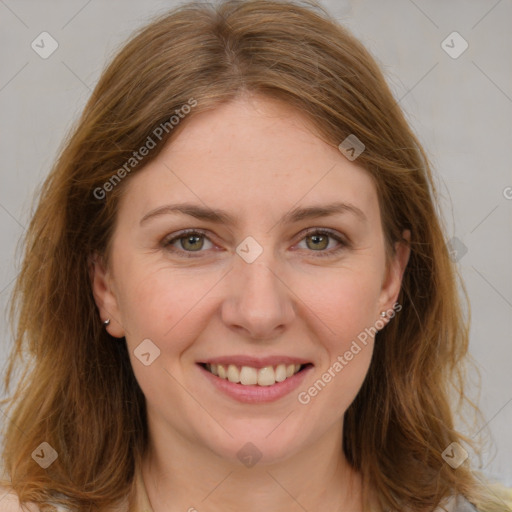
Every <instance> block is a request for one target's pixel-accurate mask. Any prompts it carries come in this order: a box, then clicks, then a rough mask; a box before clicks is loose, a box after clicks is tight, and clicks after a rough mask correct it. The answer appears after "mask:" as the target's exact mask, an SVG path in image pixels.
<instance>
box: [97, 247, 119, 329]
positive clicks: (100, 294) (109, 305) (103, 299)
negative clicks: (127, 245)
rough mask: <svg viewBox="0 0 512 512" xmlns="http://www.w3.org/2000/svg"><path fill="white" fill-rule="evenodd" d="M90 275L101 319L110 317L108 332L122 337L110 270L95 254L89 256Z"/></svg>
mask: <svg viewBox="0 0 512 512" xmlns="http://www.w3.org/2000/svg"><path fill="white" fill-rule="evenodd" d="M89 276H90V279H91V284H92V293H93V296H94V301H95V302H96V306H97V307H98V310H99V312H100V318H101V321H102V322H104V321H105V320H107V319H109V320H110V323H109V325H108V326H107V327H106V329H107V331H108V333H109V334H110V335H111V336H114V337H115V338H122V337H123V336H124V335H125V331H124V328H123V326H122V325H121V322H120V318H121V315H120V313H119V305H118V301H117V298H116V295H115V293H114V290H113V286H112V278H111V273H110V270H109V269H108V268H107V266H106V265H105V263H104V261H103V258H102V257H101V256H99V255H98V254H94V255H93V256H91V257H90V258H89Z"/></svg>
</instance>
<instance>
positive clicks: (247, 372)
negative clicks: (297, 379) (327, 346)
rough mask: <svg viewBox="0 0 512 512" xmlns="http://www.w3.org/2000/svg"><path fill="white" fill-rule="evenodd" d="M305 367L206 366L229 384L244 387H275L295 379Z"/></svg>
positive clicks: (295, 365)
mask: <svg viewBox="0 0 512 512" xmlns="http://www.w3.org/2000/svg"><path fill="white" fill-rule="evenodd" d="M303 366H305V365H301V364H288V365H286V364H278V365H276V366H265V367H263V368H254V367H252V366H242V367H238V366H236V365H234V364H230V365H222V364H208V363H207V364H205V365H204V368H206V370H208V371H209V372H210V373H212V374H213V375H216V376H217V377H219V378H221V379H225V380H228V381H229V382H234V383H240V384H242V385H243V386H255V385H258V386H273V385H274V384H276V382H283V381H285V380H286V379H288V378H290V377H293V376H294V375H295V374H296V373H298V372H299V371H300V370H301V368H302V367H303Z"/></svg>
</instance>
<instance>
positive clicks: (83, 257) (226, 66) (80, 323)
mask: <svg viewBox="0 0 512 512" xmlns="http://www.w3.org/2000/svg"><path fill="white" fill-rule="evenodd" d="M244 92H250V93H256V94H260V95H264V96H267V97H271V98H274V99H279V100H281V101H283V102H285V103H286V104H289V105H292V106H294V107H296V108H297V109H298V110H300V112H302V113H303V114H304V115H305V116H307V117H308V118H309V119H310V120H311V122H312V123H313V126H314V127H315V128H316V129H317V132H318V135H319V136H320V137H321V138H322V139H323V140H324V141H325V142H327V143H328V144H331V145H333V146H334V147H337V146H338V145H339V144H340V142H341V141H343V140H344V139H345V138H346V137H347V136H349V135H351V134H353V135H356V136H357V138H358V139H359V140H361V141H363V143H364V145H365V151H364V152H363V153H362V154H361V155H360V156H359V158H358V163H359V164H361V165H362V166H363V167H364V168H365V169H366V170H367V172H368V173H370V175H371V176H372V177H373V179H374V182H375V184H376V187H377V191H378V196H379V204H380V208H381V215H382V219H383V229H384V233H385V237H386V242H387V246H388V255H389V254H391V251H392V247H393V246H394V245H393V244H394V242H395V241H397V240H400V239H401V233H402V232H403V230H404V229H410V231H411V242H410V245H411V255H410V259H409V263H408V266H407V268H406V271H405V274H404V277H403V284H402V289H401V292H400V295H399V299H398V301H399V303H400V304H401V305H402V306H403V307H402V311H401V312H400V313H399V314H398V315H397V317H396V318H395V319H394V320H393V321H392V322H391V323H390V324H389V325H388V326H386V328H385V329H383V331H382V332H380V333H379V334H378V335H377V339H376V343H375V352H374V357H373V359H372V362H371V366H370V368H369V372H368V375H367V377H366V379H365V381H364V384H363V386H362V388H361V390H360V392H359V394H358V395H357V397H356V399H355V401H354V402H353V403H352V404H351V406H350V407H349V409H348V410H347V411H346V414H345V422H344V431H343V448H344V450H345V453H346V456H347V459H348V460H349V462H350V463H351V464H352V465H353V467H354V468H356V469H357V470H358V471H360V472H361V474H362V477H363V482H364V486H365V488H366V489H375V491H376V494H377V496H378V499H379V501H380V504H381V506H382V507H383V508H392V509H396V510H400V511H402V510H409V509H412V510H414V511H419V510H431V509H433V508H434V507H435V506H437V505H439V504H440V503H442V501H443V499H444V498H445V497H446V496H448V495H449V494H452V493H461V494H463V495H465V496H466V497H467V498H468V499H469V500H470V501H471V502H472V503H474V504H475V505H476V506H477V507H479V509H480V510H481V511H485V512H503V510H504V505H505V503H504V502H503V501H501V499H500V498H498V497H496V496H495V495H493V492H491V490H490V488H489V486H488V484H486V483H482V482H483V480H482V477H479V476H478V475H477V473H475V472H473V471H472V470H471V468H470V465H469V461H466V462H465V463H464V464H462V465H461V466H460V467H458V468H457V469H453V468H452V467H451V466H450V465H448V464H447V463H446V462H445V460H444V459H443V456H442V454H443V452H444V450H445V449H446V448H447V447H448V446H449V445H450V444H451V443H453V442H457V443H459V444H461V445H463V444H464V443H465V446H466V447H467V446H470V445H471V440H470V439H468V438H467V437H464V436H462V435H461V434H460V433H458V432H457V431H456V430H455V428H454V416H453V414H454V413H453V411H454V408H455V407H456V406H457V407H459V406H461V404H463V403H467V402H468V401H467V400H466V398H465V393H464V388H463V384H464V366H463V364H464V361H465V360H466V355H467V354H466V353H467V349H468V322H469V318H465V317H464V314H463V307H462V306H463V304H462V303H461V300H460V299H459V295H458V291H457V283H458V280H459V278H458V274H457V270H456V268H455V266H454V264H453V262H452V261H451V260H450V257H449V253H448V251H447V248H446V243H445V242H446V241H445V235H444V231H445V230H444V227H443V225H442V223H441V220H440V218H439V216H438V213H437V206H436V201H437V199H436V197H437V192H436V189H435V185H434V180H433V176H432V174H431V170H430V168H429V163H428V159H427V157H426V154H425V152H424V150H423V149H422V148H421V146H420V144H419V142H418V140H417V138H416V137H415V135H414V134H413V133H412V131H411V129H410V127H409V126H408V124H407V123H406V121H405V119H404V116H403V114H402V112H401V110H400V108H399V106H398V105H397V103H396V101H395V99H394V98H393V96H392V94H391V92H390V90H389V88H388V86H387V85H386V82H385V80H384V78H383V75H382V73H381V71H380V70H379V68H378V66H377V65H376V63H375V62H374V60H373V58H372V57H371V56H370V55H369V53H368V52H367V51H366V50H365V48H364V47H363V46H362V45H361V44H360V43H359V42H358V41H357V40H355V39H354V38H353V37H352V36H351V35H350V34H349V33H348V32H347V31H346V30H345V29H344V28H343V27H341V26H340V25H339V24H337V23H336V22H334V21H333V20H332V19H330V18H329V15H328V13H326V12H325V11H323V10H322V9H321V8H319V7H318V6H315V5H310V4H307V3H306V2H304V5H301V4H299V3H298V2H295V3H293V2H288V1H277V0H276V1H271V0H269V1H267V0H249V1H237V0H228V1H225V2H223V3H221V4H219V5H218V6H216V7H215V6H213V5H209V4H203V3H194V4H186V5H183V6H181V7H179V8H177V9H174V10H173V11H171V12H170V13H167V14H165V15H164V16H161V17H159V18H158V19H156V20H154V21H153V22H152V23H151V24H149V25H148V26H145V27H143V28H142V29H141V30H139V32H138V33H137V34H135V35H134V37H133V38H132V39H131V40H130V41H129V42H128V43H127V44H126V45H125V46H124V47H123V48H122V50H121V51H120V53H119V54H118V55H117V56H116V57H115V58H114V59H113V61H112V62H111V64H110V65H109V66H108V67H107V69H106V70H105V71H104V73H103V74H102V76H101V78H100V80H99V83H98V84H97V86H96V88H95V90H94V92H93V93H92V95H91V98H90V99H89V101H88V103H87V105H86V107H85V109H84V112H83V114H82V116H81V118H80V119H79V121H78V122H77V124H76V127H75V128H74V129H73V131H72V133H71V135H70V137H69V138H68V140H67V141H66V143H65V145H64V147H63V149H62V151H61V154H60V156H59V158H58V160H57V162H56V163H55V165H54V167H53V169H52V170H51V173H50V174H49V176H48V178H47V179H46V181H45V182H44V184H43V186H42V188H41V190H40V193H39V202H38V205H37V209H36V211H35V214H34V215H33V217H32V220H31V223H30V226H29V228H28V230H27V233H26V237H25V239H24V247H25V254H24V259H23V265H22V268H21V272H20V274H19V276H18V278H17V281H16V284H15V288H14V290H13V296H12V301H11V310H10V315H11V317H10V318H11V322H12V326H13V331H14V338H15V344H14V347H13V350H12V353H11V355H10V359H9V365H8V368H7V372H6V375H5V383H4V385H5V389H6V390H8V389H9V386H10V383H11V380H12V374H13V371H14V369H15V368H16V366H17V365H18V367H21V368H22V369H23V370H24V373H23V375H22V376H21V378H20V381H19V383H18V384H17V387H16V390H15V393H14V395H13V396H12V397H11V398H10V399H7V400H4V401H3V402H2V404H5V403H9V408H8V409H7V410H6V411H5V414H6V415H7V416H8V418H9V420H8V421H6V422H5V429H4V438H3V462H4V465H5V471H6V474H8V475H9V477H10V479H11V481H10V482H6V481H4V482H3V484H4V485H9V486H10V487H11V488H12V489H14V491H15V492H16V493H17V494H18V496H19V498H20V501H21V502H26V501H33V502H35V503H37V504H39V505H40V506H41V507H42V509H43V510H46V508H45V504H47V503H48V502H49V501H54V502H57V503H61V504H63V505H66V506H69V507H71V508H73V507H76V508H77V509H79V510H84V511H89V510H91V511H92V510H106V509H108V508H109V507H110V506H112V505H114V504H115V503H116V502H119V501H122V500H123V498H124V497H125V496H126V495H127V493H128V492H129V490H130V489H131V486H132V481H133V476H134V467H135V463H136V461H137V460H138V457H140V456H141V454H143V453H144V450H145V448H146V444H147V441H148V432H147V425H146V409H145V400H144V396H143V394H142V391H141V389H140V388H139V386H138V383H137V381H136V379H135V377H134V374H133V371H132V368H131V365H130V360H129V356H128V353H127V348H126V344H125V343H123V342H120V341H119V340H116V339H114V338H112V337H110V336H109V334H108V333H107V332H106V331H105V330H104V329H103V328H102V324H101V320H100V318H99V315H98V311H97V308H96V305H95V302H94V297H93V294H92V289H91V282H90V273H89V272H90V262H91V255H93V254H95V253H97V254H100V255H103V256H104V257H105V258H106V259H107V261H108V255H109V241H110V239H111V235H112V232H113V229H114V225H115V224H114V223H115V216H116V212H117V205H118V202H119V198H120V197H121V194H122V192H123V189H124V186H125V185H126V183H127V182H128V180H129V179H130V176H132V175H133V174H135V173H136V172H139V171H140V170H141V169H142V168H143V167H144V165H146V164H148V163H149V162H150V161H152V160H153V159H154V158H155V157H156V156H157V155H158V154H159V152H160V151H161V149H162V148H163V146H164V145H165V144H166V143H167V142H168V141H169V140H171V139H172V137H173V136H174V134H175V133H176V132H177V130H181V129H183V127H184V126H186V124H187V120H188V119H190V118H192V117H193V116H194V115H197V114H198V113H200V112H204V111H206V110H211V109H214V108H216V107H218V106H219V105H221V104H223V103H225V102H228V101H231V100H233V99H235V98H236V97H238V96H239V95H240V94H242V93H244ZM192 100H193V101H195V102H196V106H194V108H193V109H191V111H190V113H188V114H187V116H186V117H185V118H184V119H183V120H181V121H180V124H179V125H178V126H177V127H176V129H174V128H171V127H170V124H169V119H170V117H171V116H172V115H173V114H174V113H175V112H176V111H177V110H178V111H180V109H182V108H183V105H187V104H189V105H190V103H191V101H192ZM166 123H167V124H166ZM162 125H164V126H167V128H168V129H167V130H160V131H161V132H162V133H160V132H158V133H160V137H159V138H158V140H155V139H156V137H155V136H154V134H155V130H156V129H157V128H158V127H159V126H162ZM148 137H152V138H153V140H155V142H156V147H154V148H153V149H151V151H149V153H148V154H147V156H145V158H144V160H143V162H142V163H141V164H140V165H136V164H135V163H134V164H133V165H131V167H129V168H127V167H126V162H128V161H130V158H133V152H134V151H136V150H137V149H138V148H140V147H142V146H143V145H144V144H145V143H146V141H147V140H148ZM123 166H125V167H124V169H125V173H122V172H121V173H119V169H122V168H123ZM120 174H121V175H122V176H121V177H122V179H120V180H118V181H115V184H114V181H113V176H114V175H117V176H118V177H120ZM107 182H109V183H110V184H111V185H110V186H107V187H106V186H105V183H107ZM101 190H103V191H104V192H105V193H103V192H101ZM95 191H96V192H95ZM24 354H27V355H28V356H30V358H29V359H30V360H28V361H24V360H23V355H24ZM454 399H457V403H456V404H455V403H453V400H454ZM471 405H472V404H471ZM42 442H46V443H48V444H49V445H50V446H51V447H52V448H53V449H55V450H56V452H57V453H58V458H57V460H55V462H54V463H53V464H51V465H50V466H49V467H48V468H47V469H42V468H41V467H40V466H39V465H38V464H36V463H35V462H34V460H33V457H32V453H33V452H34V450H35V449H36V448H37V447H38V446H39V445H40V444H41V443H42ZM494 492H497V491H494Z"/></svg>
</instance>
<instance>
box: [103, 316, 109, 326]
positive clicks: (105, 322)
mask: <svg viewBox="0 0 512 512" xmlns="http://www.w3.org/2000/svg"><path fill="white" fill-rule="evenodd" d="M109 324H110V318H107V319H106V320H105V321H104V322H103V325H104V326H105V327H107V325H109Z"/></svg>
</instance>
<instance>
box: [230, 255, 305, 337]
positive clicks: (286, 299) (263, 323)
mask: <svg viewBox="0 0 512 512" xmlns="http://www.w3.org/2000/svg"><path fill="white" fill-rule="evenodd" d="M263 254H265V252H264V253H263ZM263 254H262V255H261V256H260V257H259V258H258V259H257V260H256V261H254V262H253V263H247V262H245V261H244V260H243V259H242V258H238V257H237V260H236V261H235V263H234V268H233V270H232V271H231V272H229V274H228V276H227V279H228V282H227V296H226V298H225V300H224V301H223V304H222V311H221V316H222V320H223V322H224V323H225V325H227V326H228V327H229V328H230V329H234V330H236V331H238V334H243V335H245V336H246V337H250V338H253V339H258V340H269V339H272V338H275V337H276V336H279V335H282V332H283V330H285V329H286V327H287V326H288V325H289V324H290V323H291V322H292V320H293V318H294V316H295V308H294V301H293V293H292V292H291V290H290V289H289V288H288V287H287V286H286V284H285V282H283V281H285V280H284V279H283V276H282V275H280V272H279V269H278V267H277V265H275V264H274V263H273V262H272V261H270V258H265V257H263ZM281 274H282V272H281Z"/></svg>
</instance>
